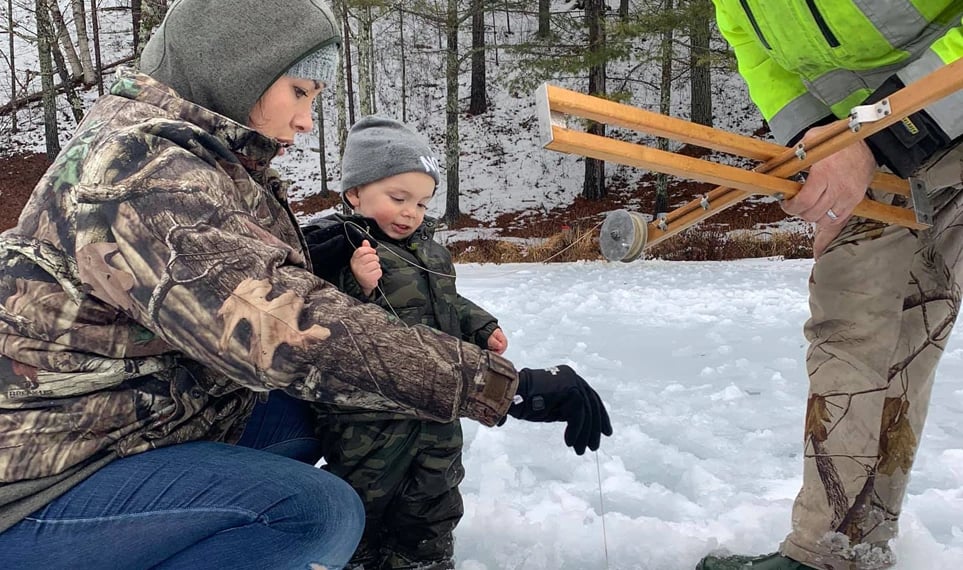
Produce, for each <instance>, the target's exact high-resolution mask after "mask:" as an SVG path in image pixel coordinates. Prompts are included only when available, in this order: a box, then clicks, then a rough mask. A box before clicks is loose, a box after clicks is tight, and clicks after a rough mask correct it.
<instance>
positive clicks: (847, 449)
mask: <svg viewBox="0 0 963 570" xmlns="http://www.w3.org/2000/svg"><path fill="white" fill-rule="evenodd" d="M927 176H928V177H929V181H930V182H931V183H934V182H935V183H936V184H940V186H931V188H932V187H937V188H938V187H941V186H942V187H945V186H946V185H948V184H951V185H954V186H955V188H946V189H944V190H943V191H942V192H941V193H939V194H938V195H936V196H935V200H936V201H937V202H938V203H940V205H941V207H940V209H939V210H938V212H937V215H936V223H935V224H934V226H933V227H932V228H931V229H929V230H925V231H912V230H908V229H905V228H900V227H895V226H885V225H882V224H879V223H876V222H870V221H867V220H864V219H855V218H854V219H852V220H850V222H849V224H848V225H847V226H846V228H845V229H844V230H843V232H842V234H841V235H840V236H839V237H838V238H837V239H836V240H835V241H834V242H833V244H832V245H831V246H830V248H829V250H828V251H827V252H826V253H825V254H824V255H823V256H822V257H820V259H819V260H818V261H817V262H816V264H815V265H814V267H813V271H812V275H811V277H810V310H811V315H812V316H811V318H810V320H809V321H808V322H807V323H806V326H805V333H806V338H807V339H808V341H809V343H810V344H809V351H808V353H807V357H806V366H807V369H808V372H809V380H810V392H809V401H808V406H807V410H806V421H805V431H804V439H805V458H804V471H803V486H802V490H801V491H800V493H799V495H798V497H797V498H796V502H795V505H794V507H793V513H792V532H791V533H790V534H789V536H788V537H787V538H786V541H785V542H784V543H783V544H782V547H781V551H782V553H783V554H785V555H787V556H789V557H791V558H793V559H796V560H798V561H800V562H803V563H805V564H807V565H810V566H813V567H815V568H820V569H823V570H841V569H846V570H868V569H876V568H886V567H888V566H891V565H892V563H893V560H892V555H891V553H890V551H889V547H888V541H889V539H891V538H893V537H894V536H896V533H897V521H898V519H899V514H900V509H901V505H902V502H903V496H904V494H905V492H906V485H907V482H908V477H909V472H910V469H911V467H912V465H913V459H914V457H915V455H916V449H917V445H918V443H919V440H920V434H921V432H922V429H923V423H924V421H925V419H926V412H927V409H928V406H929V399H930V392H931V389H932V386H933V378H934V373H935V370H936V366H937V363H938V362H939V359H940V357H941V356H942V353H943V348H944V346H945V343H946V340H947V337H948V336H949V334H950V330H951V329H952V328H953V324H954V322H955V321H956V316H957V313H958V311H959V308H960V283H961V278H963V263H961V256H963V195H961V193H960V192H959V191H958V190H956V189H958V188H959V187H960V184H961V181H963V146H958V147H957V148H956V149H955V151H953V152H951V153H950V155H947V157H945V159H944V160H942V161H940V162H938V163H937V165H936V166H935V167H933V168H931V169H930V170H929V171H928V174H927ZM940 180H942V183H941V182H939V181H940ZM890 199H892V198H890Z"/></svg>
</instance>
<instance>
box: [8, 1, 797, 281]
mask: <svg viewBox="0 0 963 570" xmlns="http://www.w3.org/2000/svg"><path fill="white" fill-rule="evenodd" d="M0 3H2V5H0V32H2V33H0V101H6V103H4V104H2V105H0V230H3V229H6V228H8V227H12V226H13V225H15V223H16V218H17V216H18V215H19V211H20V209H21V208H22V205H23V203H24V202H25V200H26V198H27V196H28V195H29V192H30V190H31V189H32V188H33V186H34V184H35V183H36V181H37V180H38V179H39V177H40V176H41V175H42V174H43V171H44V170H45V169H46V167H47V166H48V165H49V163H50V160H51V158H52V157H53V156H56V154H57V153H58V152H59V150H60V148H61V146H62V145H63V144H64V143H65V142H66V141H67V140H68V139H69V137H70V135H71V133H72V132H73V130H74V128H75V127H76V125H77V123H78V122H79V121H80V120H82V118H83V114H84V112H85V110H86V109H87V108H88V107H89V106H90V104H92V102H93V101H94V100H95V99H96V98H97V97H98V96H99V95H100V94H101V93H103V91H104V90H105V89H109V86H110V83H111V78H112V74H113V72H114V71H115V70H116V69H117V68H118V67H120V66H126V65H136V61H137V56H138V54H139V52H140V49H141V48H142V46H143V45H144V43H145V42H146V39H147V38H149V37H150V34H151V33H152V32H153V30H154V29H155V28H156V26H157V25H158V24H159V22H160V21H161V20H162V18H163V16H164V14H165V13H166V10H167V9H168V7H169V4H170V2H169V1H168V0H0ZM332 8H333V10H334V12H335V13H336V15H337V16H338V17H339V18H340V20H341V22H340V25H341V27H342V33H343V35H344V38H345V41H344V42H343V58H342V66H341V69H340V73H339V75H338V80H337V82H336V84H335V85H333V86H331V88H329V89H326V90H325V91H324V93H323V95H322V96H321V97H319V99H318V105H317V108H316V109H317V118H316V120H315V131H314V132H313V133H311V134H310V135H306V140H304V139H303V140H299V141H298V146H297V148H295V149H294V150H293V152H290V153H288V154H287V155H286V156H284V157H281V158H280V159H278V160H277V161H276V163H277V165H278V167H279V169H280V170H281V171H282V173H283V175H284V176H286V177H287V178H289V179H291V180H292V182H293V185H292V192H291V201H292V205H293V207H294V209H295V211H296V213H297V214H298V216H299V217H300V218H301V220H302V221H303V222H310V220H311V219H313V218H315V217H317V216H319V215H323V214H324V213H327V212H330V211H331V208H333V207H336V206H337V204H338V201H339V198H338V195H337V191H338V190H340V187H339V183H338V180H339V177H340V170H339V163H340V155H341V149H342V148H343V141H344V139H345V136H346V134H347V130H348V129H349V128H350V126H351V124H353V123H354V122H355V121H356V120H357V119H358V118H359V117H361V116H363V115H367V114H372V113H378V114H383V115H388V116H392V117H395V118H397V119H400V120H403V121H405V122H407V123H409V124H411V125H412V126H413V127H414V128H415V129H416V130H418V131H420V132H421V133H423V134H424V135H426V136H427V137H428V138H429V140H430V141H431V144H432V146H433V148H434V149H435V150H436V152H437V153H438V155H439V159H440V162H441V165H442V167H443V169H444V178H443V181H442V184H441V186H440V187H439V190H438V192H437V194H436V196H435V198H434V199H433V201H432V204H431V207H430V213H431V214H432V215H435V216H437V217H440V218H441V219H442V221H443V225H442V228H443V230H442V231H441V232H440V233H439V237H440V239H441V240H442V241H443V242H444V243H445V244H446V245H447V246H448V247H449V248H450V249H452V251H453V253H454V254H455V257H456V260H458V261H463V262H464V261H476V262H512V261H546V260H551V261H572V260H578V259H598V258H599V257H600V254H599V250H598V244H597V237H598V231H599V226H600V224H601V223H602V221H603V220H604V219H605V215H606V213H608V212H610V211H612V210H615V209H619V208H626V209H629V210H633V211H638V212H641V213H643V214H644V215H646V216H655V215H657V214H658V213H659V212H666V211H669V210H671V209H674V208H676V207H679V206H681V205H683V204H685V203H686V202H689V201H690V200H692V199H694V198H697V197H698V196H699V195H701V194H704V193H705V192H707V191H708V190H710V189H711V188H712V187H713V186H709V185H706V184H701V183H697V182H693V181H690V180H686V179H680V178H676V177H671V176H666V175H662V174H657V173H653V172H648V171H644V170H641V169H638V168H633V167H629V166H624V165H619V164H612V163H608V164H606V163H603V162H601V161H598V160H594V159H585V158H583V157H580V156H575V155H567V154H561V153H558V152H554V151H549V150H545V149H543V148H541V146H540V143H539V137H538V119H537V117H536V113H535V98H534V96H533V93H534V91H535V90H536V88H537V87H538V86H539V85H541V84H543V83H545V82H548V83H550V84H553V85H559V86H561V87H565V88H568V89H572V90H575V91H579V92H583V93H589V94H593V95H596V96H599V97H604V98H607V99H611V100H615V101H619V102H623V103H627V104H629V105H633V106H636V107H640V108H643V109H647V110H650V111H654V112H658V113H661V114H664V115H671V116H674V117H678V118H682V119H686V120H690V121H692V122H695V123H699V124H702V125H708V126H712V127H715V128H719V129H723V130H727V131H733V132H738V133H741V134H746V135H752V136H757V137H762V138H766V137H768V129H767V127H766V125H765V122H764V121H763V120H762V118H761V117H760V116H759V114H758V111H757V110H756V109H755V107H754V106H753V105H752V103H751V102H750V101H749V99H748V96H747V93H746V89H745V85H744V84H743V82H742V80H741V78H740V77H739V76H738V73H737V72H736V70H735V63H734V59H733V57H732V54H731V52H730V51H729V49H728V46H727V45H726V44H725V42H724V41H723V40H722V39H721V37H720V36H719V34H718V30H717V29H716V26H715V23H714V20H713V7H712V2H711V0H632V1H630V0H611V1H609V2H605V1H604V0H576V1H573V2H559V1H557V0H556V1H552V0H529V1H518V0H333V2H332ZM213 64H216V63H213ZM580 128H584V130H587V131H588V132H592V133H595V134H604V135H605V136H609V137H612V138H617V139H621V140H626V141H630V142H634V143H640V144H644V145H647V146H651V147H655V148H659V149H665V150H669V151H672V152H677V153H680V154H684V155H688V156H693V157H698V158H704V159H707V160H713V161H717V162H723V163H726V164H732V165H737V166H742V167H746V168H751V167H752V166H754V164H753V163H752V161H748V160H746V159H741V158H738V157H732V156H727V155H720V154H718V153H713V152H709V151H706V150H704V149H701V148H697V147H692V146H686V145H682V144H679V143H676V142H674V141H669V140H666V139H661V138H655V137H650V136H647V135H643V134H641V133H638V132H634V131H629V130H625V129H619V128H612V127H606V126H605V125H601V124H585V125H581V126H580ZM811 238H812V233H811V229H810V228H809V226H808V224H805V223H802V222H800V221H793V220H788V219H786V216H785V215H784V214H783V213H782V211H781V210H780V209H779V207H778V204H776V203H775V202H774V201H773V200H771V199H769V198H753V199H750V200H747V201H745V202H743V203H741V204H738V205H736V206H734V207H731V208H729V209H727V210H725V211H723V212H722V213H721V214H718V215H716V216H714V217H712V218H710V219H709V220H707V221H705V222H703V223H701V224H699V225H697V226H695V227H693V228H691V229H689V230H686V231H684V232H682V233H681V234H679V235H677V236H675V237H673V238H671V239H669V240H666V241H664V242H663V243H661V244H659V245H658V246H656V247H654V248H652V249H650V250H648V251H647V255H648V256H650V257H657V258H662V259H667V260H715V259H735V258H744V257H761V256H767V257H769V256H783V257H788V258H805V257H809V256H810V255H811Z"/></svg>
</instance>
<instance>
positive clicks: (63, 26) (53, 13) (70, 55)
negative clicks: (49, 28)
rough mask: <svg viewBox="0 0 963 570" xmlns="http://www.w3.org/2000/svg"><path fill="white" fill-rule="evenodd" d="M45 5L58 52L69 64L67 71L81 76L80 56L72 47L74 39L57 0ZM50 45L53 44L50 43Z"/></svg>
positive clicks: (72, 74)
mask: <svg viewBox="0 0 963 570" xmlns="http://www.w3.org/2000/svg"><path fill="white" fill-rule="evenodd" d="M47 7H48V9H49V10H50V17H51V21H52V22H53V24H54V29H56V30H57V39H58V40H59V43H60V50H61V51H60V53H61V55H62V56H64V57H66V58H67V63H69V64H70V71H67V73H69V74H70V75H71V76H73V77H82V76H83V74H84V69H83V67H81V65H80V58H79V57H77V50H76V48H74V40H73V39H71V37H70V30H68V29H67V22H65V21H64V13H63V12H61V11H60V4H58V3H57V0H50V1H49V2H47ZM52 47H53V44H51V48H52Z"/></svg>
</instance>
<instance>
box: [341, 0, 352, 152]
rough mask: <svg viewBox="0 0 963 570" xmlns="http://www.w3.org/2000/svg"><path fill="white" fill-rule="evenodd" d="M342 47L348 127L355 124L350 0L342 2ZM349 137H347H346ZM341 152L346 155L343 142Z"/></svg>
mask: <svg viewBox="0 0 963 570" xmlns="http://www.w3.org/2000/svg"><path fill="white" fill-rule="evenodd" d="M341 26H342V28H343V32H342V37H341V45H342V46H343V49H344V58H343V61H344V80H345V89H346V91H347V98H348V126H349V127H350V126H351V125H353V124H354V71H353V66H352V65H351V24H350V23H348V0H341ZM345 136H347V135H345ZM341 152H342V153H344V144H343V140H342V144H341Z"/></svg>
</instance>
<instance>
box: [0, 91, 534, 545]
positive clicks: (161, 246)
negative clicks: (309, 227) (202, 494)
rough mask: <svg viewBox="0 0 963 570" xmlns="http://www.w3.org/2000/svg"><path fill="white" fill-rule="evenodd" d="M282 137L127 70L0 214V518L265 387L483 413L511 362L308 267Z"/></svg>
mask: <svg viewBox="0 0 963 570" xmlns="http://www.w3.org/2000/svg"><path fill="white" fill-rule="evenodd" d="M277 151H278V146H277V143H276V142H275V141H273V140H271V139H268V138H265V137H263V136H261V135H259V134H258V133H256V132H255V131H252V130H250V129H248V128H246V127H243V126H241V125H239V124H238V123H235V122H233V121H230V120H228V119H227V118H225V117H223V116H221V115H217V114H215V113H212V112H210V111H208V110H206V109H204V108H202V107H199V106H197V105H194V104H193V103H190V102H188V101H186V100H184V99H181V98H179V97H177V95H176V93H174V92H173V91H172V90H170V89H169V88H167V87H166V86H164V85H162V84H159V83H157V82H156V81H154V80H152V79H150V78H149V77H146V76H143V75H136V74H133V73H131V72H123V73H122V74H121V75H120V77H119V80H118V81H117V83H116V84H115V85H114V86H113V87H112V89H111V94H110V95H107V96H105V97H103V98H101V99H100V100H99V101H98V102H97V103H96V104H95V105H94V107H93V108H92V109H91V110H90V112H89V113H88V115H87V117H86V118H85V120H84V121H83V123H82V124H81V125H80V126H79V128H78V131H77V133H76V134H75V136H74V138H73V139H72V140H71V142H70V143H69V144H68V145H67V146H66V147H65V148H64V150H63V152H62V153H61V154H60V156H59V157H58V158H57V160H56V161H55V163H54V164H53V166H51V168H50V170H48V172H47V173H46V175H45V176H44V177H43V179H42V180H41V181H40V183H39V184H38V186H37V188H36V189H35V191H34V194H33V196H32V197H31V199H30V201H29V202H28V204H27V205H26V207H25V209H24V211H23V214H22V216H21V218H20V222H19V225H18V226H17V227H16V228H14V229H12V230H9V231H7V232H4V233H3V234H0V530H4V529H6V528H9V527H10V526H11V525H13V524H15V523H16V522H17V521H19V520H20V519H22V518H23V517H24V516H25V515H27V514H29V513H30V512H32V511H34V510H36V509H38V508H40V507H41V506H43V505H45V504H46V503H48V502H49V501H51V500H53V499H54V498H56V497H57V496H59V495H60V494H62V493H63V492H65V491H66V490H68V489H69V488H70V487H72V486H73V485H75V484H76V483H78V482H79V481H80V480H82V479H84V478H85V477H87V476H89V474H90V473H92V472H93V471H95V470H96V469H98V468H99V467H101V466H103V465H104V464H106V463H107V462H109V461H111V460H112V459H115V458H117V457H124V456H129V455H133V454H137V453H142V452H145V451H149V450H151V449H154V448H157V447H162V446H167V445H172V444H177V443H181V442H186V441H193V440H213V441H227V442H231V441H235V440H236V438H237V437H238V436H239V435H240V433H241V431H242V430H243V427H244V423H245V421H246V418H247V417H248V415H249V413H250V410H251V408H252V406H253V404H254V402H255V399H256V398H257V394H258V392H265V391H267V390H272V389H280V390H284V391H285V392H287V393H289V394H291V395H293V396H295V397H298V398H301V399H305V400H310V401H320V402H332V403H334V402H337V403H339V404H344V405H351V406H357V407H364V408H372V409H381V410H390V411H392V412H397V413H401V414H407V415H412V416H417V417H421V418H426V419H433V420H438V421H452V420H454V419H456V418H457V417H460V416H465V417H471V418H474V419H477V420H478V421H480V422H482V423H484V424H486V425H492V424H494V423H495V422H496V421H498V420H499V419H500V418H501V417H503V416H504V414H505V412H506V410H507V408H508V406H509V404H510V401H511V397H512V395H513V394H514V391H515V387H516V375H515V371H514V368H513V367H512V366H511V364H510V363H509V362H508V361H507V360H504V359H502V358H500V357H497V356H495V355H493V354H490V353H489V352H487V351H482V350H481V349H479V348H478V347H477V346H474V345H472V344H468V343H462V342H459V341H458V340H457V339H455V338H451V337H448V336H446V335H443V334H442V333H440V332H438V331H435V330H433V329H431V328H429V327H413V328H404V327H400V326H395V325H394V324H392V323H391V319H390V318H389V316H388V315H387V314H386V313H385V312H384V311H382V310H380V309H378V308H376V307H374V306H372V305H370V304H364V303H359V302H358V301H356V300H354V299H352V298H350V297H349V296H347V295H344V294H343V293H341V292H339V291H338V290H337V289H336V288H335V287H333V286H332V285H330V284H328V283H325V282H324V281H322V280H321V279H319V278H317V277H316V276H315V275H313V274H312V273H311V271H309V269H310V263H309V261H308V260H307V259H306V256H305V248H304V244H303V239H302V237H301V234H300V232H299V230H298V227H297V224H296V221H295V219H294V217H293V215H292V214H291V212H290V210H289V208H288V206H287V203H286V198H285V186H284V185H283V184H282V183H281V181H280V180H279V179H278V178H277V175H276V173H274V172H273V171H272V170H270V169H268V168H267V165H268V162H269V161H270V160H271V159H272V158H273V157H274V156H275V155H276V153H277Z"/></svg>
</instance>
